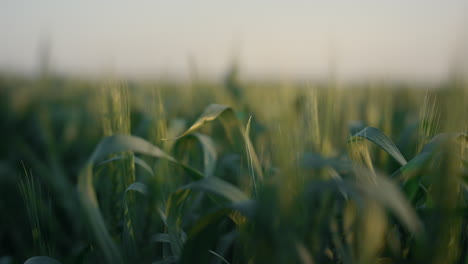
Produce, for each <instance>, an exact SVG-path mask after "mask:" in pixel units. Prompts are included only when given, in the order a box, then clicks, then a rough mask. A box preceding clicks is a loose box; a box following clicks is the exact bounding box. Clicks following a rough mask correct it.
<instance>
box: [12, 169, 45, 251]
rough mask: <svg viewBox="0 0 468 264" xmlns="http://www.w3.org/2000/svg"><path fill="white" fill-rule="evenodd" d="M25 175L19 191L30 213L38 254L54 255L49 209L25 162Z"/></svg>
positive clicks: (21, 180) (37, 183)
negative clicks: (49, 240) (49, 232)
mask: <svg viewBox="0 0 468 264" xmlns="http://www.w3.org/2000/svg"><path fill="white" fill-rule="evenodd" d="M23 170H24V176H23V177H21V178H20V180H19V191H20V193H21V196H22V197H23V201H24V204H25V207H26V211H27V214H28V219H29V223H30V225H31V233H32V238H33V242H34V251H35V254H36V255H48V256H50V255H52V253H53V252H52V247H51V245H50V244H49V243H48V226H47V225H48V223H49V221H50V217H47V216H50V215H48V213H50V212H49V210H48V208H46V207H45V206H44V204H43V201H42V190H41V187H40V185H39V182H38V181H37V180H36V179H34V177H33V176H32V172H31V171H30V172H29V173H28V171H27V169H26V166H25V165H24V163H23Z"/></svg>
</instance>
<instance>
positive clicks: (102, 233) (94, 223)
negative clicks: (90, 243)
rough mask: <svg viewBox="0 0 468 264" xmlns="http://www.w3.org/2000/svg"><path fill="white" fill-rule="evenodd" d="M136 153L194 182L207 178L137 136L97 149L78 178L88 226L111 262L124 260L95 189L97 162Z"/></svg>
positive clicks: (105, 141)
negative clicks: (157, 160)
mask: <svg viewBox="0 0 468 264" xmlns="http://www.w3.org/2000/svg"><path fill="white" fill-rule="evenodd" d="M127 151H132V152H135V153H141V154H145V155H149V156H153V157H157V158H162V159H166V160H169V161H171V162H173V163H175V164H177V165H180V166H182V167H183V168H184V169H185V170H186V171H187V172H188V173H189V174H190V176H192V177H193V178H194V179H200V178H203V175H202V174H201V173H200V172H198V171H196V170H194V169H192V168H190V167H188V166H186V165H184V164H182V163H179V162H178V161H177V160H175V159H174V158H173V157H172V156H170V155H168V154H167V153H165V152H164V151H162V150H161V149H159V148H158V147H156V146H154V145H152V144H151V143H149V142H147V141H145V140H143V139H141V138H138V137H134V136H125V135H115V136H110V137H107V138H105V139H103V140H102V141H101V143H99V145H98V146H97V147H96V149H95V151H94V153H93V154H92V155H91V158H90V159H89V160H88V163H87V164H86V166H85V168H84V169H83V170H82V171H81V173H80V175H79V178H78V190H79V194H80V198H81V202H82V206H83V210H84V213H85V215H86V216H87V219H88V224H89V226H90V228H91V231H92V232H93V235H94V237H95V239H96V241H97V244H98V245H99V247H100V248H101V250H102V251H103V252H102V253H103V254H104V256H105V259H106V260H107V262H110V263H123V260H122V256H121V254H120V252H119V250H118V249H117V246H116V245H115V243H114V241H113V240H112V238H111V236H110V234H109V232H108V231H107V227H106V224H105V222H104V219H103V218H102V215H101V212H100V210H99V205H98V202H97V197H96V193H95V189H94V186H93V165H94V163H96V162H97V161H99V160H101V159H103V158H106V157H107V156H108V155H110V154H113V153H119V152H127Z"/></svg>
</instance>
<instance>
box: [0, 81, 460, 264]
mask: <svg viewBox="0 0 468 264" xmlns="http://www.w3.org/2000/svg"><path fill="white" fill-rule="evenodd" d="M0 131H1V143H0V183H1V184H0V193H1V197H2V199H1V200H0V210H1V212H2V214H1V217H0V219H1V220H0V222H1V225H0V263H2V264H3V263H5V264H6V263H27V264H35V263H42V264H48V263H64V264H65V263H76V264H78V263H116V264H119V263H155V264H156V263H161V264H162V263H218V264H222V263H226V264H227V263H231V264H234V263H239V264H240V263H246V264H254V263H304V264H321V263H343V264H352V263H359V264H371V263H382V264H384V263H385V264H387V263H388V264H390V263H421V264H423V263H424V264H426V263H460V264H467V263H468V134H467V131H468V83H467V82H464V81H462V80H461V79H457V78H452V79H451V80H450V81H447V82H445V83H443V84H439V85H422V84H421V85H416V84H414V85H409V84H404V83H393V82H378V81H375V82H369V83H362V84H351V83H341V82H339V81H334V80H330V81H324V82H316V83H314V82H312V83H282V82H278V81H272V82H266V81H242V80H241V79H239V77H238V76H237V75H236V74H235V72H233V73H231V74H228V75H227V76H226V78H225V79H224V80H223V81H219V82H215V81H203V80H197V79H194V80H192V81H189V82H170V81H163V80H161V81H154V82H144V81H141V82H131V81H118V80H115V79H112V80H81V79H71V78H58V77H47V78H39V79H32V78H29V79H28V78H20V77H14V76H11V75H6V76H5V75H3V76H2V77H0Z"/></svg>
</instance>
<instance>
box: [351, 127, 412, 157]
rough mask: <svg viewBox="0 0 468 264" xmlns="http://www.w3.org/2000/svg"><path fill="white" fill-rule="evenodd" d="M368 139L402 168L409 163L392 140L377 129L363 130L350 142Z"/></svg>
mask: <svg viewBox="0 0 468 264" xmlns="http://www.w3.org/2000/svg"><path fill="white" fill-rule="evenodd" d="M360 138H362V139H367V140H369V141H371V142H373V143H374V144H376V145H377V146H378V147H380V148H381V149H383V150H384V151H385V152H387V153H388V154H390V156H392V158H394V159H395V160H396V161H398V163H400V164H401V165H402V166H403V165H405V164H406V163H407V161H406V159H405V158H404V157H403V155H402V154H401V152H400V150H398V148H397V147H396V146H395V144H394V143H393V142H392V140H390V139H389V138H388V137H387V136H386V135H385V134H384V133H382V131H380V130H379V129H377V128H375V127H366V128H364V129H363V130H361V131H359V132H358V133H356V134H355V135H353V136H351V137H350V138H349V140H348V142H352V141H353V140H359V139H360Z"/></svg>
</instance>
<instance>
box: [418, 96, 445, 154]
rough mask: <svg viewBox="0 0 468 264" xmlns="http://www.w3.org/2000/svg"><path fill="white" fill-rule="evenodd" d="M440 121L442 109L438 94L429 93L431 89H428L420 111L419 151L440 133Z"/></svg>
mask: <svg viewBox="0 0 468 264" xmlns="http://www.w3.org/2000/svg"><path fill="white" fill-rule="evenodd" d="M439 121H440V111H439V109H438V105H437V97H436V95H431V94H429V91H427V90H426V95H425V96H424V101H423V105H422V107H421V111H420V113H419V131H418V132H419V142H418V152H420V151H421V150H422V148H423V146H424V145H425V144H427V143H428V142H429V140H430V139H431V138H432V137H434V136H435V135H436V134H437V133H438V131H439V128H440V125H439Z"/></svg>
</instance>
